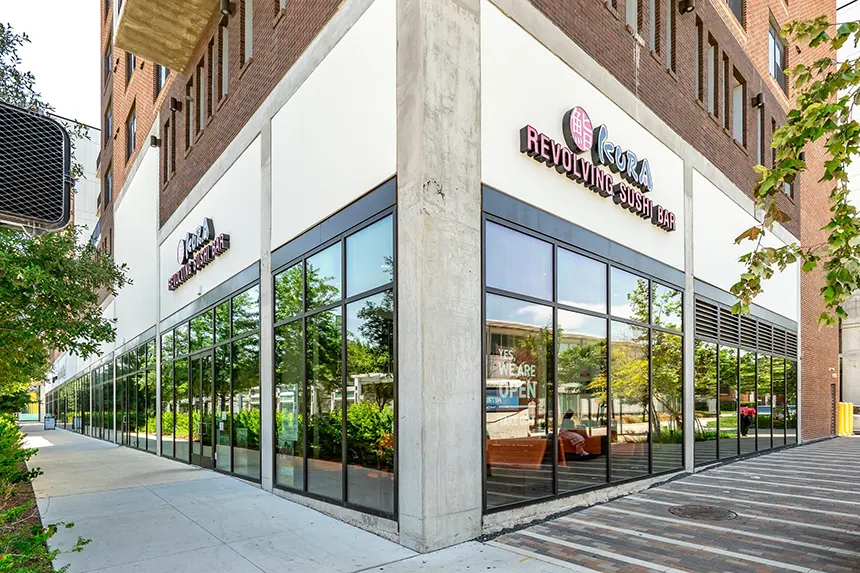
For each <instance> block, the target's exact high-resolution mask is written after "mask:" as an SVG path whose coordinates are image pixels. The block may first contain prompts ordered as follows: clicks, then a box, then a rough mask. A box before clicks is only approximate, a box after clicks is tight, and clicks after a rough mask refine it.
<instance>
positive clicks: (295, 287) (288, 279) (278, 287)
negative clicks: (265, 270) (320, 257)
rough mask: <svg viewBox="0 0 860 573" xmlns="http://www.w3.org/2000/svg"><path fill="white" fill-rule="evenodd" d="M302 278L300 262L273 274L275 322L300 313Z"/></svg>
mask: <svg viewBox="0 0 860 573" xmlns="http://www.w3.org/2000/svg"><path fill="white" fill-rule="evenodd" d="M303 280H304V276H303V275H302V264H301V263H298V264H295V265H293V266H291V267H290V268H288V269H287V270H285V271H284V272H282V273H278V274H277V275H275V322H281V321H282V320H287V319H288V318H291V317H293V316H297V315H299V314H301V313H302V308H303V306H302V291H303V290H304V283H303V282H302V281H303Z"/></svg>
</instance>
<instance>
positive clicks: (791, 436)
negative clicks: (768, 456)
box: [785, 360, 797, 444]
mask: <svg viewBox="0 0 860 573" xmlns="http://www.w3.org/2000/svg"><path fill="white" fill-rule="evenodd" d="M785 409H786V412H785V440H786V443H788V444H796V443H797V361H796V360H786V361H785Z"/></svg>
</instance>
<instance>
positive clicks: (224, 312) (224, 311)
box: [215, 300, 230, 344]
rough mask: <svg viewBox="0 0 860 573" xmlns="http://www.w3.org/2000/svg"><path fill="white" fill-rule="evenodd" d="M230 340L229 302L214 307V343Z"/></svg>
mask: <svg viewBox="0 0 860 573" xmlns="http://www.w3.org/2000/svg"><path fill="white" fill-rule="evenodd" d="M229 339H230V301H229V300H225V301H224V302H222V303H221V304H219V305H218V306H216V307H215V343H216V344H217V343H218V342H224V341H225V340H229Z"/></svg>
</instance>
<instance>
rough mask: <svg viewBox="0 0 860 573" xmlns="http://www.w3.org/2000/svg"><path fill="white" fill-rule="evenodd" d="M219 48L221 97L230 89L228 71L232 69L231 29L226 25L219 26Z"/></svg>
mask: <svg viewBox="0 0 860 573" xmlns="http://www.w3.org/2000/svg"><path fill="white" fill-rule="evenodd" d="M218 30H219V38H218V48H219V49H220V51H221V55H220V56H219V60H220V64H221V65H220V66H219V67H218V84H219V85H220V86H221V97H222V98H223V97H224V96H225V95H227V90H228V84H229V81H228V72H229V69H230V65H229V64H230V34H229V32H230V30H229V29H228V28H227V27H226V26H221V27H219V28H218Z"/></svg>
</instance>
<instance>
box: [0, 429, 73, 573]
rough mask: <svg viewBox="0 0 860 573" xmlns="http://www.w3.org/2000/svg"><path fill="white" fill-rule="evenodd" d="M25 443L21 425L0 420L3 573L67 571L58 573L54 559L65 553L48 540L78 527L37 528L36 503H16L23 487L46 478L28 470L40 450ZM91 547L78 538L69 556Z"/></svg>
mask: <svg viewBox="0 0 860 573" xmlns="http://www.w3.org/2000/svg"><path fill="white" fill-rule="evenodd" d="M23 440H24V436H23V434H21V432H20V430H19V429H18V425H17V424H15V422H14V421H13V420H12V419H11V418H10V417H8V416H2V417H0V573H13V572H14V573H54V572H56V571H66V570H67V569H68V566H65V567H62V568H60V569H54V566H53V561H54V559H56V557H57V556H58V555H60V554H61V553H64V552H61V551H59V550H57V549H49V548H48V540H49V539H51V537H53V536H54V535H55V534H56V533H57V531H58V530H59V529H60V528H65V529H68V528H71V527H73V526H74V523H63V522H61V523H53V524H50V525H47V526H42V525H41V524H39V523H36V524H33V521H34V519H33V518H34V516H38V510H37V508H36V505H35V502H34V501H33V500H32V499H31V500H29V501H27V502H25V503H23V504H20V503H18V504H16V503H15V494H16V493H17V492H18V488H20V487H21V484H25V483H29V482H30V481H32V480H33V479H35V478H36V477H37V476H39V475H42V470H41V469H39V468H34V469H32V470H28V469H27V466H26V462H27V460H29V459H30V458H31V457H33V456H34V455H35V454H36V451H37V450H35V449H32V448H25V447H24V444H23ZM87 543H89V540H88V539H82V538H80V537H78V540H77V542H76V543H75V545H74V546H73V547H72V548H71V549H69V550H67V551H65V553H68V552H72V553H77V552H80V551H81V550H82V549H83V547H84V546H85V545H86V544H87Z"/></svg>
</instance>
